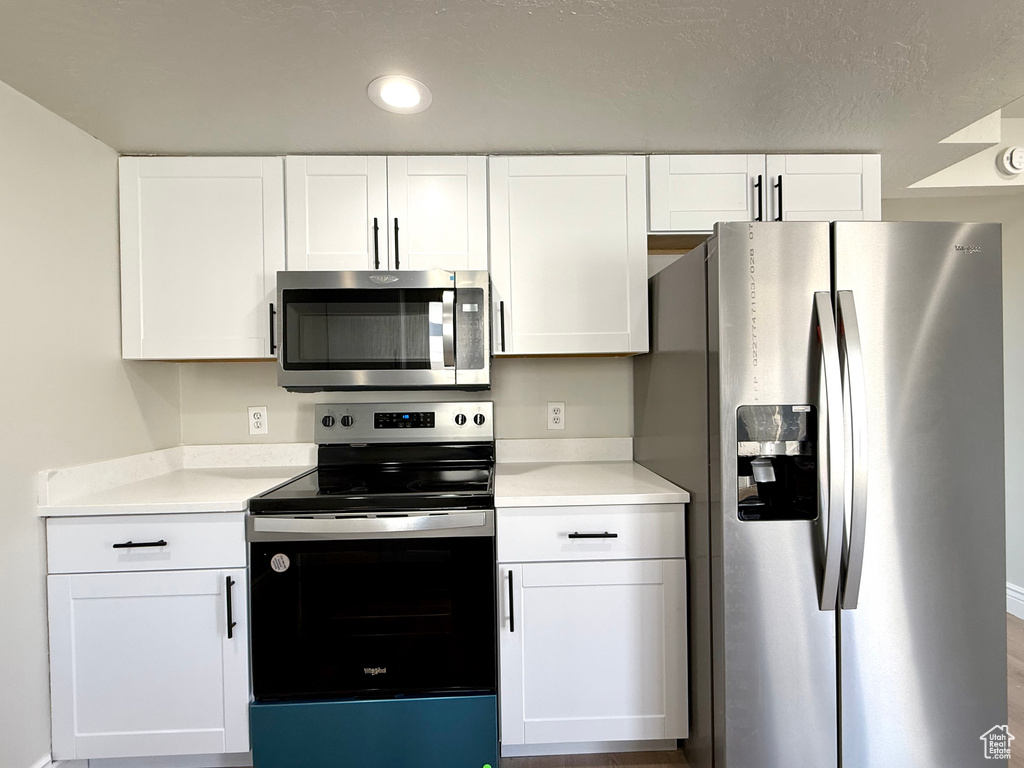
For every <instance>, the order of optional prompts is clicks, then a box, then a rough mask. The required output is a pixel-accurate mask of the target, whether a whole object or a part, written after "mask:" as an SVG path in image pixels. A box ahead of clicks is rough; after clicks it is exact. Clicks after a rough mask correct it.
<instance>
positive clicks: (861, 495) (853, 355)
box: [836, 291, 868, 610]
mask: <svg viewBox="0 0 1024 768" xmlns="http://www.w3.org/2000/svg"><path fill="white" fill-rule="evenodd" d="M836 297H837V299H838V308H839V317H838V319H839V330H840V338H841V339H842V342H841V343H842V347H841V351H842V353H843V357H842V362H843V366H842V371H843V382H844V384H845V385H846V387H845V389H846V391H848V392H849V396H850V428H851V433H852V434H851V437H852V450H853V456H852V458H853V468H852V469H853V471H852V477H851V480H852V483H851V488H850V491H851V493H850V538H849V541H850V546H849V550H848V553H847V557H846V563H845V566H846V568H845V570H846V576H845V582H844V584H843V595H842V602H841V606H842V608H843V609H844V610H851V609H853V608H856V607H857V598H858V596H859V595H860V579H861V574H862V573H863V570H864V535H865V529H866V523H867V518H866V515H867V488H868V453H867V432H868V417H867V410H866V399H867V397H866V391H865V389H864V354H863V350H862V349H861V342H860V326H859V325H858V324H857V305H856V302H854V300H853V291H839V292H838V293H837V294H836Z"/></svg>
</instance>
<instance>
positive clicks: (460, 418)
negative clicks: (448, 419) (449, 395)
mask: <svg viewBox="0 0 1024 768" xmlns="http://www.w3.org/2000/svg"><path fill="white" fill-rule="evenodd" d="M455 423H456V424H458V425H459V426H460V427H461V426H462V425H463V424H465V423H466V414H464V413H460V414H457V415H456V416H455Z"/></svg>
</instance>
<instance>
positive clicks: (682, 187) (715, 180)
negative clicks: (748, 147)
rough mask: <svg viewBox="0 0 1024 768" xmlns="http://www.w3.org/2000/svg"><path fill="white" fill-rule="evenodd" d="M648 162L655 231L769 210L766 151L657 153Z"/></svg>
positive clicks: (705, 228) (699, 227) (704, 228)
mask: <svg viewBox="0 0 1024 768" xmlns="http://www.w3.org/2000/svg"><path fill="white" fill-rule="evenodd" d="M648 168H649V171H648V183H649V185H650V192H651V199H650V221H649V226H650V231H651V232H710V231H711V230H712V229H714V226H715V222H718V221H757V220H758V217H759V216H761V217H763V216H764V189H763V187H764V155H651V157H650V158H649V159H648ZM759 179H760V182H759V181H758V180H759Z"/></svg>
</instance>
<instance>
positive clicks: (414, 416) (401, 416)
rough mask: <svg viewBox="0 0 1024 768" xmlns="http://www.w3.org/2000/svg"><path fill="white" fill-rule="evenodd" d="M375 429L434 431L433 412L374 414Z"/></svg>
mask: <svg viewBox="0 0 1024 768" xmlns="http://www.w3.org/2000/svg"><path fill="white" fill-rule="evenodd" d="M373 428H374V429H433V428H434V412H433V411H397V412H391V413H375V414H373Z"/></svg>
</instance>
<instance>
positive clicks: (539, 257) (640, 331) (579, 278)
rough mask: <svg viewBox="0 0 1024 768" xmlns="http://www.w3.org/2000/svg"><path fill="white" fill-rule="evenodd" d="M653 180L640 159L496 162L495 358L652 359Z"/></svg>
mask: <svg viewBox="0 0 1024 768" xmlns="http://www.w3.org/2000/svg"><path fill="white" fill-rule="evenodd" d="M646 177H647V173H646V160H645V158H643V157H641V156H632V155H602V156H557V157H492V158H491V159H490V206H491V238H490V239H491V281H492V284H493V301H494V326H493V328H494V352H495V354H497V355H501V354H510V355H557V354H633V353H640V352H646V351H647V348H648V342H647V178H646Z"/></svg>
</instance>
